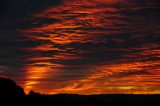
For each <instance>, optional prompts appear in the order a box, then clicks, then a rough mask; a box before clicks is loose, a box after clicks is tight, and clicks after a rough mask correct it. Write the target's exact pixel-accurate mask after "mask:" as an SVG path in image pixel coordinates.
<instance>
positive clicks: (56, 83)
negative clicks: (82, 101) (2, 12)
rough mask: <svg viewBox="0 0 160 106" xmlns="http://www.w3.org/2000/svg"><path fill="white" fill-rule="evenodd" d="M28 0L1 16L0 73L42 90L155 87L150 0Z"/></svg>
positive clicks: (155, 15) (156, 48)
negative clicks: (11, 15)
mask: <svg viewBox="0 0 160 106" xmlns="http://www.w3.org/2000/svg"><path fill="white" fill-rule="evenodd" d="M41 2H42V4H43V3H44V2H43V1H41ZM24 3H25V2H24ZM27 3H29V1H28V2H27ZM31 4H32V5H34V6H31V7H32V8H31V9H24V10H23V11H26V10H27V11H28V12H29V14H27V15H21V16H20V15H19V14H17V13H16V14H17V15H18V17H17V16H15V19H16V20H17V21H10V22H9V21H7V22H5V21H3V22H2V23H5V24H3V26H2V31H1V35H3V36H1V37H0V39H1V46H0V48H1V50H2V51H1V52H0V53H1V55H0V56H1V61H0V64H1V67H0V69H1V71H0V75H4V76H9V77H11V78H13V79H15V80H16V81H17V82H19V83H20V84H21V85H22V86H23V87H24V88H25V89H26V91H28V90H31V89H33V90H36V91H39V92H41V93H78V94H95V93H96V94H98V93H160V90H159V89H160V88H159V86H160V85H159V76H160V73H159V71H160V70H159V63H160V60H159V58H160V45H159V40H160V32H159V29H160V25H159V23H160V21H159V18H160V14H159V10H160V8H159V4H158V2H157V1H156V0H155V1H153V0H152V1H151V0H148V1H141V2H140V1H136V0H134V1H132V0H108V1H106V0H76V1H72V0H64V1H61V2H53V3H52V2H51V3H44V4H45V5H44V7H42V8H38V10H36V9H37V8H36V7H38V6H40V5H42V4H41V3H40V4H39V3H37V2H36V1H35V3H34V2H33V3H31ZM55 4H56V5H55ZM25 6H27V4H25ZM42 6H43V5H42ZM26 8H27V7H26ZM33 9H35V10H34V11H31V10H33ZM20 13H21V12H20ZM22 17H23V18H22ZM8 19H10V18H8ZM15 19H14V20H15ZM19 19H20V20H19Z"/></svg>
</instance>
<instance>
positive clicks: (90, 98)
mask: <svg viewBox="0 0 160 106" xmlns="http://www.w3.org/2000/svg"><path fill="white" fill-rule="evenodd" d="M6 97H7V98H6ZM159 101H160V95H158V94H157V95H129V94H128V95H126V94H125V95H124V94H113V95H111V94H110V95H107V94H101V95H77V94H56V95H42V94H40V93H38V92H35V91H30V93H29V94H28V95H25V93H24V91H23V88H21V87H20V86H18V85H17V84H16V83H15V82H14V81H12V80H10V79H8V78H1V77H0V106H8V105H13V106H14V105H15V106H32V105H36V106H38V105H42V106H43V105H44V106H61V105H67V106H68V105H69V106H90V105H100V106H119V105H120V106H121V105H122V106H160V102H159Z"/></svg>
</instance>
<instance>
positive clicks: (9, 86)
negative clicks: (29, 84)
mask: <svg viewBox="0 0 160 106" xmlns="http://www.w3.org/2000/svg"><path fill="white" fill-rule="evenodd" d="M24 95H25V93H24V90H23V88H21V87H20V86H18V85H17V84H16V83H15V82H14V81H12V80H10V79H8V78H2V77H0V96H2V97H8V96H24Z"/></svg>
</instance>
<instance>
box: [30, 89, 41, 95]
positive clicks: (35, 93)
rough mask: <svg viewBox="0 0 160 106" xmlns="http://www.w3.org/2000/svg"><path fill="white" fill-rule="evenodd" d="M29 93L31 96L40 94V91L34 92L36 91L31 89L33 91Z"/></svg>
mask: <svg viewBox="0 0 160 106" xmlns="http://www.w3.org/2000/svg"><path fill="white" fill-rule="evenodd" d="M28 95H30V96H39V95H40V93H38V92H34V91H32V90H31V91H30V92H29V93H28Z"/></svg>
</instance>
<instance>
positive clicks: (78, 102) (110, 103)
mask: <svg viewBox="0 0 160 106" xmlns="http://www.w3.org/2000/svg"><path fill="white" fill-rule="evenodd" d="M0 101H1V102H0V106H6V105H14V106H17V105H20V106H31V105H34V106H39V105H42V106H61V105H62V106H63V105H67V106H72V105H73V106H83V105H86V106H91V105H99V106H124V105H125V106H146V105H147V106H160V95H88V96H84V95H65V94H61V95H60V94H59V95H27V96H23V97H6V98H4V97H3V98H1V99H0Z"/></svg>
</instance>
